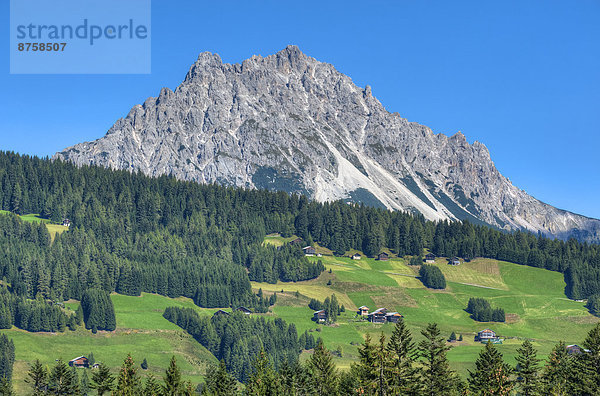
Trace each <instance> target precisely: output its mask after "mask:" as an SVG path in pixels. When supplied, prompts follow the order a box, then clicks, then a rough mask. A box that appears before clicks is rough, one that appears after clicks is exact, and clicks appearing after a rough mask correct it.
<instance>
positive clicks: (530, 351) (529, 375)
mask: <svg viewBox="0 0 600 396" xmlns="http://www.w3.org/2000/svg"><path fill="white" fill-rule="evenodd" d="M515 359H516V361H517V367H516V370H515V371H516V374H517V388H518V389H519V394H521V395H523V396H533V395H539V394H540V377H539V371H540V368H539V362H540V361H541V359H538V358H537V351H536V350H535V348H534V347H533V345H532V344H531V342H529V340H525V341H524V342H523V344H522V345H521V347H520V348H518V349H517V357H516V358H515Z"/></svg>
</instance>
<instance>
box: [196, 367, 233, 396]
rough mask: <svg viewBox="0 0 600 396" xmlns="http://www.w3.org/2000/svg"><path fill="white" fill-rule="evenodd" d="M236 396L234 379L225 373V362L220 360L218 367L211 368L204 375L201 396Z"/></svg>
mask: <svg viewBox="0 0 600 396" xmlns="http://www.w3.org/2000/svg"><path fill="white" fill-rule="evenodd" d="M237 394H238V386H237V382H236V380H235V378H233V376H232V375H231V374H229V373H228V372H227V368H226V367H225V361H224V360H221V361H220V362H219V365H218V366H216V367H215V366H211V367H210V368H209V369H208V372H207V373H206V383H205V384H204V387H203V388H202V395H207V396H208V395H210V396H232V395H237Z"/></svg>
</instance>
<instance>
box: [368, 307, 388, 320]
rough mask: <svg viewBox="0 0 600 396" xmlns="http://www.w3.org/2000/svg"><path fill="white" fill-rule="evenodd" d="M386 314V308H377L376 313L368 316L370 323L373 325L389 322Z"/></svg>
mask: <svg viewBox="0 0 600 396" xmlns="http://www.w3.org/2000/svg"><path fill="white" fill-rule="evenodd" d="M385 314H387V309H385V308H377V309H376V310H375V311H373V312H371V313H370V314H369V315H368V318H369V322H371V323H385V322H386V320H387V319H386V316H385Z"/></svg>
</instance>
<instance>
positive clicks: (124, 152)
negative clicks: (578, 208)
mask: <svg viewBox="0 0 600 396" xmlns="http://www.w3.org/2000/svg"><path fill="white" fill-rule="evenodd" d="M56 157H57V158H63V159H65V160H70V161H73V162H75V163H76V164H98V165H102V166H108V167H112V168H118V169H130V170H141V171H143V172H144V173H146V174H149V175H153V176H158V175H162V174H173V175H175V176H176V177H178V178H180V179H183V180H194V181H197V182H201V183H211V182H218V183H222V184H225V185H234V186H241V187H247V188H267V189H273V190H284V191H288V192H294V193H302V194H306V195H308V196H309V197H311V198H313V199H317V200H320V201H327V200H335V199H343V200H347V201H352V202H363V203H366V204H368V205H373V206H379V207H383V208H388V209H392V210H406V211H411V212H415V213H421V214H423V215H424V216H425V217H426V218H428V219H431V220H444V219H448V220H464V219H467V220H469V221H472V222H476V223H485V224H489V225H491V226H494V227H497V228H501V229H506V230H514V229H529V230H532V231H535V232H538V231H539V232H542V233H545V234H548V235H553V236H557V237H561V238H563V237H568V236H571V235H576V236H577V237H578V238H580V239H583V240H590V241H598V240H600V221H598V220H595V219H589V218H586V217H583V216H579V215H575V214H573V213H569V212H566V211H562V210H559V209H556V208H554V207H552V206H549V205H546V204H544V203H542V202H540V201H538V200H536V199H535V198H533V197H531V196H529V195H527V194H526V193H525V192H524V191H522V190H520V189H518V188H516V187H515V186H513V185H512V184H511V182H510V181H509V180H508V179H507V178H505V177H504V176H502V175H501V174H500V172H498V170H497V169H496V168H495V166H494V164H493V162H492V161H491V159H490V155H489V152H488V150H487V148H486V147H485V146H484V145H483V144H482V143H479V142H475V143H473V144H469V143H468V142H467V139H466V137H465V136H464V135H463V134H462V133H461V132H458V133H456V134H454V135H453V136H451V137H447V136H445V135H443V134H434V133H433V132H432V131H431V129H429V128H427V127H426V126H423V125H420V124H418V123H415V122H409V121H407V120H406V119H404V118H402V117H401V116H400V115H399V114H398V113H394V114H390V113H389V112H387V111H386V110H385V108H384V107H383V106H382V105H381V103H380V102H379V101H378V100H377V99H376V98H375V97H373V95H372V91H371V87H370V86H366V87H365V88H364V89H362V88H359V87H357V86H356V85H355V84H354V83H353V82H352V80H351V79H350V77H348V76H346V75H344V74H342V73H340V72H338V71H337V70H336V69H335V68H334V67H333V66H332V65H330V64H327V63H323V62H319V61H317V60H316V59H314V58H311V57H309V56H307V55H305V54H304V53H302V52H301V51H300V49H299V48H298V47H296V46H293V45H291V46H288V47H286V48H284V49H283V50H281V51H279V52H278V53H276V54H274V55H269V56H267V57H262V56H257V55H255V56H252V57H251V58H249V59H247V60H245V61H243V62H242V63H241V64H226V63H225V64H224V63H223V62H222V60H221V58H220V57H219V55H217V54H212V53H208V52H205V53H202V54H200V56H199V57H198V60H197V61H196V62H195V63H194V64H193V65H192V67H191V68H190V70H189V72H188V73H187V76H186V78H185V80H184V82H183V83H182V84H181V85H180V86H179V87H178V88H177V89H176V90H175V91H172V90H170V89H168V88H163V89H161V91H160V93H159V95H158V96H157V97H151V98H148V99H147V100H146V101H145V102H144V104H143V106H140V105H137V106H134V107H133V108H132V110H131V111H130V112H129V114H128V115H127V116H126V117H125V118H124V119H120V120H118V121H117V122H116V123H115V124H114V125H113V127H112V128H111V129H110V130H109V131H108V133H107V134H106V136H104V137H102V138H100V139H98V140H96V141H94V142H89V143H81V144H77V145H75V146H73V147H70V148H67V149H65V150H64V151H62V152H60V153H57V154H56Z"/></svg>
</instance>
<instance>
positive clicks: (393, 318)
mask: <svg viewBox="0 0 600 396" xmlns="http://www.w3.org/2000/svg"><path fill="white" fill-rule="evenodd" d="M403 317H404V316H402V315H400V314H399V313H398V312H388V313H386V314H385V320H386V321H388V322H390V323H398V321H399V320H400V319H402V318H403Z"/></svg>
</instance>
